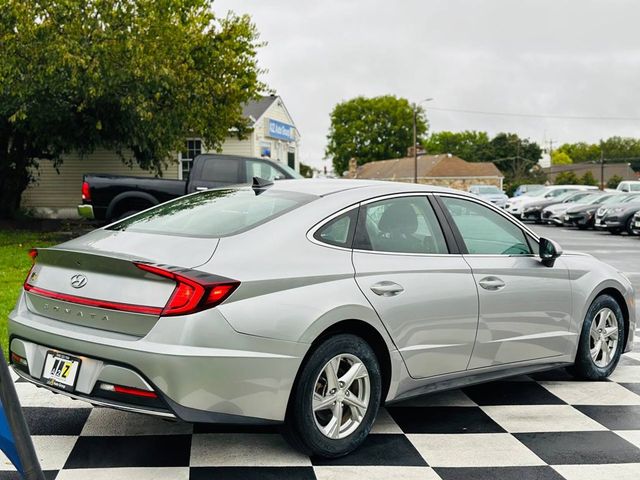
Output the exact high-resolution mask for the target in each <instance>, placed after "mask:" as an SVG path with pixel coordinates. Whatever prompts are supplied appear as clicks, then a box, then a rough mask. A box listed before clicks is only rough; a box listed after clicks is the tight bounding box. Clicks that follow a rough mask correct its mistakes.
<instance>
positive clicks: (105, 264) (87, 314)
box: [25, 230, 218, 337]
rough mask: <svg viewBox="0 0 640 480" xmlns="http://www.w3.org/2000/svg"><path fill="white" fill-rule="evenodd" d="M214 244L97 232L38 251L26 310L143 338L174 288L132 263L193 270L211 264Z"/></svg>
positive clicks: (174, 285)
mask: <svg viewBox="0 0 640 480" xmlns="http://www.w3.org/2000/svg"><path fill="white" fill-rule="evenodd" d="M149 237H152V238H149ZM217 244H218V240H217V239H211V238H207V239H198V238H196V239H194V238H184V237H170V236H164V235H153V234H142V233H130V232H112V231H104V230H97V231H96V232H92V233H90V234H88V235H85V236H83V237H80V238H78V239H75V240H72V241H70V242H66V243H64V244H62V245H59V246H57V247H53V248H45V249H38V256H37V258H36V263H35V265H34V267H33V269H32V271H31V272H30V274H29V277H28V278H27V282H28V284H29V287H28V288H25V290H27V291H26V293H25V298H26V303H27V308H28V309H29V310H30V311H32V312H34V313H37V314H38V315H42V316H44V317H47V318H53V319H56V320H60V321H63V322H67V323H73V324H76V325H81V326H85V327H88V328H96V329H101V330H108V331H112V332H119V333H123V334H127V335H134V336H138V337H141V336H144V335H146V334H147V333H148V332H149V331H150V330H151V328H153V326H154V325H155V323H156V322H157V320H158V318H159V315H160V312H161V310H162V308H163V307H164V306H165V305H166V304H167V301H168V300H169V298H170V297H171V295H172V293H173V292H174V289H175V287H176V282H175V281H173V280H171V279H168V278H163V277H161V276H158V275H154V274H153V273H150V272H147V271H144V270H141V269H140V268H138V267H137V266H136V265H135V264H134V261H142V262H149V263H155V264H164V265H170V266H178V267H187V268H189V267H195V266H198V265H201V264H202V263H205V262H206V261H207V260H208V259H209V258H211V256H212V254H213V252H214V251H215V249H216V247H217ZM179 262H180V263H179Z"/></svg>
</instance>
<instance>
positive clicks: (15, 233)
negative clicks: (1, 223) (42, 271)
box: [0, 230, 60, 356]
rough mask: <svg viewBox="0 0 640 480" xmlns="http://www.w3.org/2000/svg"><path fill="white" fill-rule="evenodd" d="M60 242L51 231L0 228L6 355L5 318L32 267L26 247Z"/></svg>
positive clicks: (0, 322) (0, 315) (0, 313)
mask: <svg viewBox="0 0 640 480" xmlns="http://www.w3.org/2000/svg"><path fill="white" fill-rule="evenodd" d="M56 243H60V238H59V237H56V236H55V235H54V234H52V233H46V232H33V231H29V230H0V339H1V340H2V351H3V352H4V354H5V356H6V355H7V352H8V342H9V336H8V332H7V318H8V316H9V312H11V310H13V307H14V306H15V304H16V300H17V299H18V295H19V294H20V289H21V288H22V284H23V282H24V279H25V278H26V276H27V273H28V272H29V268H31V258H30V257H29V255H28V252H29V249H31V248H34V247H48V246H50V245H54V244H56Z"/></svg>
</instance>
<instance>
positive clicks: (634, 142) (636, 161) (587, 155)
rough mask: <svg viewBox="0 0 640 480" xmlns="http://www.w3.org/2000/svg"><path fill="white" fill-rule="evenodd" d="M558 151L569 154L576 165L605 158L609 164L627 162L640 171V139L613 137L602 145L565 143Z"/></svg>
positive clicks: (596, 161)
mask: <svg viewBox="0 0 640 480" xmlns="http://www.w3.org/2000/svg"><path fill="white" fill-rule="evenodd" d="M556 151H562V152H565V153H566V154H568V155H569V156H570V157H571V158H572V159H573V161H574V162H575V163H584V162H593V163H598V162H600V158H601V156H604V159H605V162H607V163H618V162H627V163H630V164H631V166H632V167H633V168H634V169H636V170H640V139H638V138H633V137H620V136H613V137H610V138H607V139H606V140H603V141H602V143H586V142H577V143H565V144H563V145H561V146H560V147H559V148H558V149H557V150H556Z"/></svg>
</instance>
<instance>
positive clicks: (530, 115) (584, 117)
mask: <svg viewBox="0 0 640 480" xmlns="http://www.w3.org/2000/svg"><path fill="white" fill-rule="evenodd" d="M429 110H436V111H439V112H454V113H468V114H472V115H493V116H500V117H524V118H557V119H561V120H606V121H621V122H629V121H631V122H640V117H599V116H588V115H555V114H537V113H513V112H489V111H483V110H466V109H462V108H441V107H430V108H429Z"/></svg>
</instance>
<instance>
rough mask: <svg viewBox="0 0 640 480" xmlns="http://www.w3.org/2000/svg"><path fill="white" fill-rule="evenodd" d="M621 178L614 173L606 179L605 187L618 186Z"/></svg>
mask: <svg viewBox="0 0 640 480" xmlns="http://www.w3.org/2000/svg"><path fill="white" fill-rule="evenodd" d="M623 180H624V178H622V177H621V176H620V175H614V176H613V177H611V178H610V179H609V180H608V181H607V188H618V184H619V183H620V182H621V181H623Z"/></svg>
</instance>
